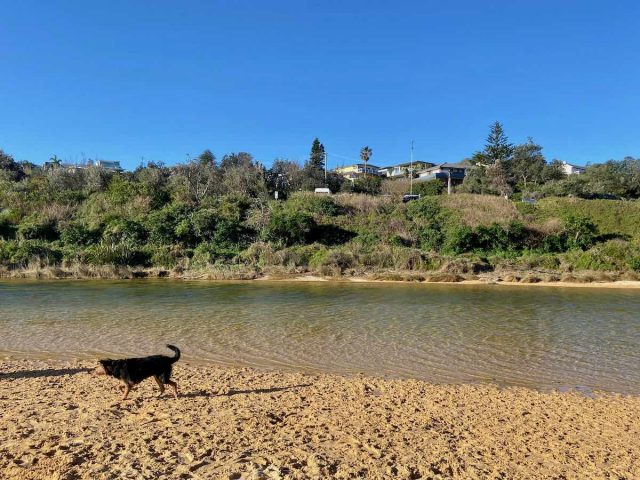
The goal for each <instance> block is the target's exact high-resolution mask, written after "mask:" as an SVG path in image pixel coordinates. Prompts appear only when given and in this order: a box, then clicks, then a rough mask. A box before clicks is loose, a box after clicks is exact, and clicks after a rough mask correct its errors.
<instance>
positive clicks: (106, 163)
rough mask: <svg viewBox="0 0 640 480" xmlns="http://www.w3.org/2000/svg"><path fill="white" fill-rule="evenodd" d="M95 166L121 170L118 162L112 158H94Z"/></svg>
mask: <svg viewBox="0 0 640 480" xmlns="http://www.w3.org/2000/svg"><path fill="white" fill-rule="evenodd" d="M95 165H96V167H100V168H104V169H105V170H110V171H113V172H121V171H122V170H123V169H122V167H121V166H120V162H116V161H114V160H96V163H95Z"/></svg>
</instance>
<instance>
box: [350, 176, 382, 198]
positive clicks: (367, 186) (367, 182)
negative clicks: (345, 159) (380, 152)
mask: <svg viewBox="0 0 640 480" xmlns="http://www.w3.org/2000/svg"><path fill="white" fill-rule="evenodd" d="M352 189H353V192H354V193H366V194H368V195H378V194H380V192H381V191H382V178H380V177H379V176H377V175H374V176H372V177H360V178H356V179H355V180H354V182H353V186H352Z"/></svg>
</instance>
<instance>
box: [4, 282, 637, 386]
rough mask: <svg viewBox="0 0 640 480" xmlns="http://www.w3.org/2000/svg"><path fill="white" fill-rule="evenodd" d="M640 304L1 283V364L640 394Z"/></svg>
mask: <svg viewBox="0 0 640 480" xmlns="http://www.w3.org/2000/svg"><path fill="white" fill-rule="evenodd" d="M639 312H640V292H637V291H634V290H618V289H607V290H598V289H591V288H584V289H583V288H579V289H578V288H555V287H549V288H546V287H535V288H524V287H505V286H471V285H451V286H449V285H414V284H353V283H286V282H278V283H276V282H245V283H231V282H176V281H149V280H145V281H113V282H111V281H84V282H83V281H75V282H71V281H69V282H67V281H57V282H29V281H18V282H16V281H10V282H9V281H3V282H0V353H2V354H3V355H4V356H6V355H10V356H15V357H39V358H58V357H62V358H89V357H96V356H99V357H104V356H107V355H113V356H116V355H118V356H120V355H126V356H132V355H147V354H150V353H158V352H163V353H164V352H166V353H170V352H168V351H167V350H166V349H164V344H165V343H174V344H176V345H178V346H179V347H180V348H181V349H182V350H183V355H184V357H185V358H187V359H189V360H191V361H204V362H215V363H223V364H230V365H248V366H256V367H271V368H273V367H276V368H286V369H293V370H303V371H324V372H333V373H346V374H352V373H357V372H364V373H366V374H371V375H377V376H393V377H405V378H418V379H423V380H428V381H432V382H440V383H451V382H480V383H483V382H491V383H497V384H500V385H524V386H529V387H534V388H540V389H543V390H547V389H552V388H560V389H564V388H578V389H583V390H585V391H591V390H598V389H602V390H609V391H616V392H623V393H634V394H640V313H639Z"/></svg>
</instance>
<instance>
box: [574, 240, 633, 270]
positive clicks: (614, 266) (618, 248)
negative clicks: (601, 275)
mask: <svg viewBox="0 0 640 480" xmlns="http://www.w3.org/2000/svg"><path fill="white" fill-rule="evenodd" d="M639 258H640V247H638V246H637V245H633V244H631V243H629V242H625V241H624V240H610V241H608V242H605V243H601V244H598V245H595V246H593V247H592V248H590V249H589V250H586V251H582V250H573V251H570V252H569V253H567V254H566V255H565V262H566V263H567V264H568V265H570V266H571V267H572V268H573V269H575V270H605V271H611V270H618V271H623V270H627V269H631V270H635V267H637V266H638V265H637V264H636V263H637V261H638V259H639Z"/></svg>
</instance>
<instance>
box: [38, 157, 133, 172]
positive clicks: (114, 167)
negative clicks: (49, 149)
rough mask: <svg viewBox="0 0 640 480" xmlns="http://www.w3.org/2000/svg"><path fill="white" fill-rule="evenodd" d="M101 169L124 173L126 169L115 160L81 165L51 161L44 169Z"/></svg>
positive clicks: (86, 162) (87, 162)
mask: <svg viewBox="0 0 640 480" xmlns="http://www.w3.org/2000/svg"><path fill="white" fill-rule="evenodd" d="M93 166H96V167H100V168H104V169H105V170H108V171H110V172H122V171H123V170H124V169H123V168H122V167H121V166H120V162H116V161H113V160H96V161H95V162H94V161H93V160H87V161H83V162H80V163H69V162H60V161H49V162H44V169H45V170H51V169H54V168H64V169H65V170H79V169H84V168H89V167H93Z"/></svg>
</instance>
